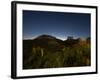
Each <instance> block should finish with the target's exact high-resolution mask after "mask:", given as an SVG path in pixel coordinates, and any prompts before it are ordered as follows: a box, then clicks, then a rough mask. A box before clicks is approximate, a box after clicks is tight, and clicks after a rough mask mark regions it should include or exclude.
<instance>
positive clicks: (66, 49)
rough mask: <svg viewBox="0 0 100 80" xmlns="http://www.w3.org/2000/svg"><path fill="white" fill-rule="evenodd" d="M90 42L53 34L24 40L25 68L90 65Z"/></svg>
mask: <svg viewBox="0 0 100 80" xmlns="http://www.w3.org/2000/svg"><path fill="white" fill-rule="evenodd" d="M90 60H91V57H90V43H89V42H87V41H82V40H79V39H68V40H65V41H62V40H60V39H57V38H56V37H54V36H51V35H40V36H38V37H36V38H35V39H32V40H23V69H35V68H56V67H75V66H90V65H91V62H90Z"/></svg>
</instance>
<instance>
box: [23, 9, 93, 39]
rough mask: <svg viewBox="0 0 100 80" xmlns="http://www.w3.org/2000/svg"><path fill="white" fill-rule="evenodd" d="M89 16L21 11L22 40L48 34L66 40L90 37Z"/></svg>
mask: <svg viewBox="0 0 100 80" xmlns="http://www.w3.org/2000/svg"><path fill="white" fill-rule="evenodd" d="M90 20H91V19H90V14H82V13H64V12H63V13H62V12H46V11H26V10H24V11H23V38H24V39H34V38H35V37H37V36H39V35H42V34H48V35H52V36H55V37H57V38H60V39H62V40H65V39H67V37H68V36H73V37H75V38H78V37H81V38H86V37H89V36H90Z"/></svg>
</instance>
